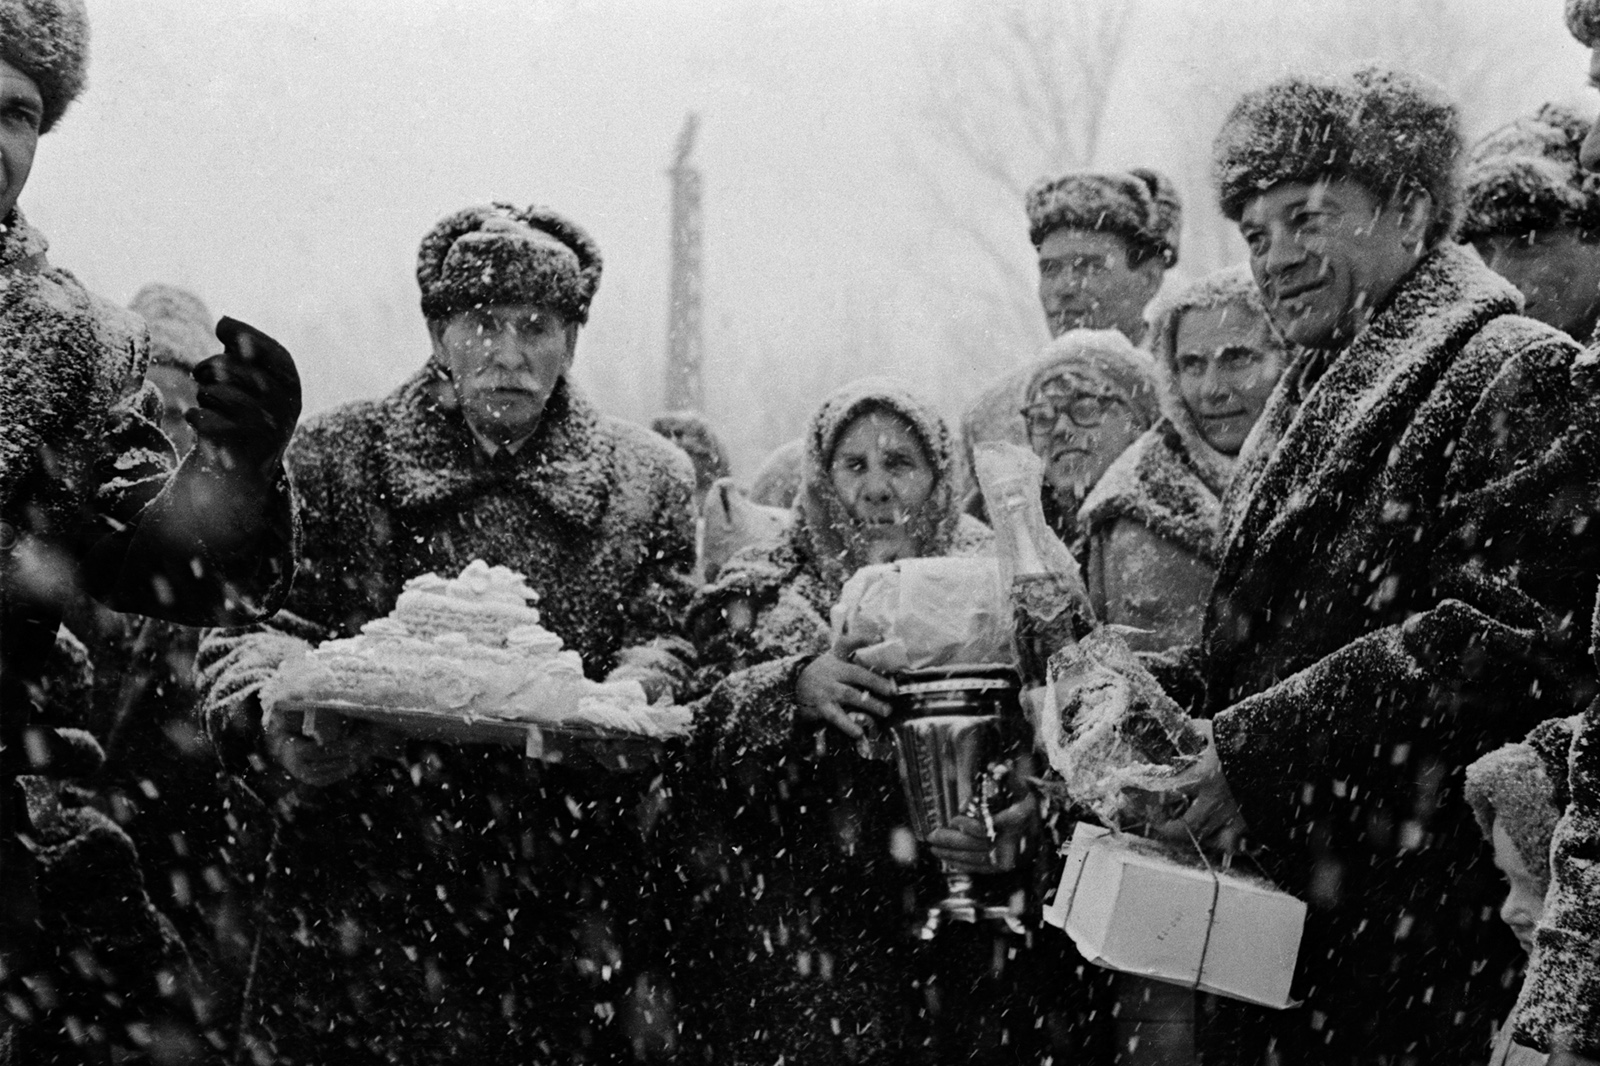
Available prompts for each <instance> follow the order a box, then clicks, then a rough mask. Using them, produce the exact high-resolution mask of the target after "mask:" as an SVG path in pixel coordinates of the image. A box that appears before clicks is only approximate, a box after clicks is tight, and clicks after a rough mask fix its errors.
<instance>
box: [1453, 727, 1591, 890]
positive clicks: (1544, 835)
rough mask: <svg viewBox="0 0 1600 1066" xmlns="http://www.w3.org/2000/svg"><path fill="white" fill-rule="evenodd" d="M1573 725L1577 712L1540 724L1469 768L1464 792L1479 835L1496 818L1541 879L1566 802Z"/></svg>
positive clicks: (1490, 829)
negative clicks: (1522, 737)
mask: <svg viewBox="0 0 1600 1066" xmlns="http://www.w3.org/2000/svg"><path fill="white" fill-rule="evenodd" d="M1577 724H1578V719H1577V717H1576V716H1574V717H1572V718H1552V719H1551V720H1549V721H1547V722H1541V723H1540V724H1539V725H1538V726H1537V727H1535V728H1534V730H1533V732H1531V733H1529V734H1528V736H1527V737H1526V738H1525V739H1523V740H1522V741H1520V742H1518V743H1516V744H1507V745H1505V746H1504V747H1501V748H1497V749H1495V750H1494V751H1491V752H1490V753H1489V754H1487V755H1485V756H1483V757H1482V758H1481V759H1479V760H1477V761H1476V762H1474V763H1472V764H1471V765H1470V766H1468V767H1467V773H1466V785H1465V788H1464V789H1463V794H1464V795H1465V796H1466V800H1467V803H1468V804H1470V805H1471V807H1472V814H1473V817H1474V818H1476V819H1477V822H1478V828H1479V829H1480V830H1481V831H1482V832H1483V838H1484V839H1485V840H1488V839H1490V837H1491V834H1492V833H1493V831H1494V826H1495V823H1496V822H1499V823H1500V825H1501V826H1502V827H1503V828H1504V829H1505V831H1506V835H1507V836H1508V837H1510V838H1511V843H1512V844H1513V845H1515V847H1516V849H1517V854H1518V856H1520V857H1521V859H1522V861H1523V862H1524V863H1525V864H1526V865H1527V867H1528V870H1529V872H1530V873H1532V874H1534V875H1535V876H1536V877H1538V878H1539V879H1540V880H1541V881H1545V882H1548V881H1549V879H1550V839H1551V837H1552V836H1554V834H1555V831H1556V823H1557V822H1558V821H1560V820H1561V814H1562V812H1563V811H1564V810H1565V809H1566V806H1567V799H1568V792H1567V753H1568V751H1569V750H1570V749H1571V748H1572V737H1573V733H1574V731H1575V730H1576V728H1577Z"/></svg>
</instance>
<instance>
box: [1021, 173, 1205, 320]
mask: <svg viewBox="0 0 1600 1066" xmlns="http://www.w3.org/2000/svg"><path fill="white" fill-rule="evenodd" d="M1023 206H1024V208H1025V209H1026V211H1027V214H1028V239H1029V240H1031V241H1032V242H1033V247H1034V249H1035V251H1037V252H1038V255H1039V303H1040V305H1041V306H1042V307H1043V309H1044V314H1045V320H1046V322H1047V323H1048V325H1049V326H1050V335H1051V336H1052V337H1059V336H1061V334H1063V333H1065V332H1066V331H1067V330H1069V329H1115V330H1120V331H1121V332H1122V334H1123V335H1124V336H1126V337H1127V338H1128V339H1129V340H1130V341H1132V342H1133V343H1135V344H1138V343H1139V340H1140V339H1141V338H1142V337H1143V336H1144V309H1145V305H1147V304H1148V303H1149V302H1150V301H1151V300H1152V299H1154V298H1155V295H1156V292H1157V291H1158V290H1159V289H1160V288H1161V279H1162V277H1163V276H1165V274H1166V272H1167V270H1168V269H1169V268H1170V267H1173V266H1176V265H1177V262H1178V236H1179V230H1180V228H1181V224H1182V221H1183V205H1182V201H1181V199H1180V198H1179V196H1178V190H1177V189H1176V188H1175V187H1174V186H1173V184H1172V182H1171V181H1170V180H1169V179H1168V178H1167V176H1166V175H1164V174H1162V173H1160V172H1158V171H1155V170H1149V169H1146V168H1142V167H1136V168H1134V169H1133V170H1127V171H1108V172H1081V173H1073V174H1066V175H1063V176H1062V177H1059V178H1041V179H1040V180H1039V181H1037V182H1035V183H1034V184H1033V186H1032V187H1031V188H1029V189H1028V192H1027V195H1026V196H1025V198H1024V201H1023Z"/></svg>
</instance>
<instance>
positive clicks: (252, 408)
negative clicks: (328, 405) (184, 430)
mask: <svg viewBox="0 0 1600 1066" xmlns="http://www.w3.org/2000/svg"><path fill="white" fill-rule="evenodd" d="M217 339H218V340H220V341H222V348H223V350H222V354H221V355H214V356H212V357H211V358H210V359H207V360H205V361H204V362H203V363H201V364H200V365H199V366H197V367H195V368H194V380H195V382H196V383H197V384H198V385H199V390H198V394H197V397H196V402H197V406H196V407H194V408H192V409H191V410H189V411H188V412H187V413H185V415H184V418H185V419H186V420H187V421H188V423H189V424H190V425H191V426H193V427H194V431H195V434H196V435H197V436H198V437H199V438H200V439H201V441H203V442H205V443H207V444H210V445H211V446H212V447H213V448H215V449H217V450H218V451H220V452H221V454H222V455H223V456H224V457H225V459H224V461H225V462H226V461H232V462H237V463H241V464H245V465H249V466H260V465H261V464H263V463H265V462H267V461H268V460H270V459H272V458H273V457H274V456H276V455H277V454H278V453H279V452H280V451H282V450H283V447H284V446H285V445H286V444H288V443H289V435H290V434H291V433H293V432H294V427H295V423H296V422H298V421H299V419H300V374H299V372H298V371H297V370H296V369H295V366H294V359H293V357H292V356H290V355H289V352H288V349H286V348H284V346H283V345H281V344H279V343H278V342H277V341H275V340H273V339H272V338H271V337H269V336H267V335H266V334H265V333H262V332H261V331H260V330H258V329H256V328H255V327H254V326H249V325H246V324H245V323H243V322H240V321H239V320H238V319H236V318H224V319H223V320H222V321H221V322H218V323H217Z"/></svg>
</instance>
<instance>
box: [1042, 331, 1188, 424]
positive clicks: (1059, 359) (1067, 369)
mask: <svg viewBox="0 0 1600 1066" xmlns="http://www.w3.org/2000/svg"><path fill="white" fill-rule="evenodd" d="M1074 371H1077V372H1079V373H1081V372H1083V371H1088V372H1090V373H1092V374H1096V375H1098V376H1100V377H1102V378H1104V379H1105V380H1106V381H1107V382H1108V383H1109V384H1110V385H1111V387H1112V389H1113V390H1115V391H1116V393H1117V395H1118V396H1120V397H1122V398H1123V399H1124V400H1126V401H1127V402H1128V406H1129V407H1130V408H1131V409H1132V410H1133V412H1134V416H1135V418H1136V419H1137V420H1138V421H1139V423H1140V425H1141V426H1142V427H1143V428H1145V429H1149V428H1150V427H1151V426H1153V425H1155V422H1156V419H1157V418H1158V417H1160V410H1159V408H1160V402H1159V399H1158V397H1157V394H1156V385H1155V361H1154V360H1153V359H1151V358H1150V355H1149V353H1148V352H1145V351H1143V350H1141V349H1139V348H1135V347H1134V346H1133V345H1132V344H1131V343H1129V341H1128V338H1127V337H1125V336H1123V335H1122V333H1121V332H1120V331H1118V330H1114V329H1073V330H1068V331H1067V332H1066V333H1063V334H1062V335H1061V336H1059V337H1057V338H1056V339H1055V340H1053V341H1051V342H1050V343H1049V344H1047V345H1045V348H1044V351H1043V352H1041V353H1040V354H1039V358H1038V360H1037V361H1036V362H1035V363H1034V369H1033V374H1032V375H1031V376H1030V377H1029V379H1028V388H1027V390H1026V391H1025V392H1024V393H1023V396H1024V402H1026V403H1032V402H1033V401H1034V399H1036V398H1037V397H1038V395H1039V391H1040V390H1041V389H1043V388H1044V386H1046V385H1047V384H1049V383H1050V382H1052V381H1055V380H1057V379H1059V378H1062V377H1065V376H1067V375H1068V374H1070V373H1072V372H1074Z"/></svg>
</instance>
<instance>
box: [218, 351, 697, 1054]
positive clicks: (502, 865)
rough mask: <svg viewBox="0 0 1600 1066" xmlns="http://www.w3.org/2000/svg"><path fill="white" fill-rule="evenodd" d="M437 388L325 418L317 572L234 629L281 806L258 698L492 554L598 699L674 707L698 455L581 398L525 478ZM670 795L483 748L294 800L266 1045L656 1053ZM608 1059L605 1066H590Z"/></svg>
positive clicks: (301, 445) (532, 444)
mask: <svg viewBox="0 0 1600 1066" xmlns="http://www.w3.org/2000/svg"><path fill="white" fill-rule="evenodd" d="M451 399H453V396H452V395H451V394H450V392H449V390H448V388H447V387H446V386H444V385H443V384H442V383H441V382H439V381H438V380H437V378H436V376H435V375H434V374H433V373H432V372H431V371H430V370H424V371H423V372H421V373H419V374H418V375H416V376H415V377H413V378H412V379H411V380H409V381H407V382H406V383H404V384H403V385H401V386H400V387H399V388H398V389H396V390H395V391H394V392H393V393H391V394H390V395H389V396H387V397H385V398H384V399H382V400H378V401H375V402H361V403H355V404H350V405H348V406H346V407H342V408H339V409H337V410H335V411H332V412H330V413H328V414H325V415H323V416H321V417H319V418H316V419H313V420H311V421H310V422H308V423H307V424H306V425H305V426H303V427H302V428H301V430H300V431H299V432H298V433H297V434H296V436H295V439H294V441H293V443H292V444H291V445H290V448H289V453H288V461H289V466H290V471H291V476H292V477H293V479H294V483H295V486H296V489H297V491H298V492H299V493H300V495H301V498H302V501H303V507H304V529H305V534H304V542H305V551H304V558H303V560H302V562H301V568H300V572H299V574H298V576H297V579H296V582H295V587H294V591H293V594H292V596H291V598H290V601H289V605H288V609H287V610H286V611H285V612H284V613H283V614H281V615H279V616H278V617H277V618H276V619H275V620H274V621H273V623H272V624H271V625H268V626H264V627H260V628H259V629H257V630H254V631H246V632H240V631H214V632H213V633H211V634H209V635H208V637H207V639H206V640H205V642H203V643H202V646H201V651H200V663H201V669H202V684H203V689H204V694H205V702H204V705H203V714H204V717H205V721H206V725H207V727H208V728H209V729H210V730H211V731H212V733H213V735H214V736H216V737H217V738H218V740H219V743H220V746H221V747H222V748H223V750H224V752H225V753H227V754H228V755H230V757H231V758H232V759H233V760H234V765H235V767H236V768H237V769H238V770H239V772H240V773H241V775H242V778H243V779H244V780H246V781H247V782H250V783H252V784H253V785H255V786H256V787H257V788H258V789H261V790H266V789H273V788H281V787H282V783H281V781H275V780H274V778H273V775H270V774H260V773H256V772H254V771H252V770H251V769H250V766H251V764H252V761H254V762H255V764H256V765H261V764H262V762H261V761H262V760H263V759H265V758H266V756H265V755H264V753H263V752H262V751H261V725H260V708H259V704H258V702H257V700H256V698H255V692H256V690H257V688H258V687H259V685H260V684H261V682H262V681H263V680H265V678H266V677H268V676H270V674H271V673H272V671H273V670H274V669H275V668H276V666H277V664H278V663H279V662H281V660H282V659H283V657H284V655H285V654H286V653H288V652H289V651H290V650H291V649H293V648H294V647H297V646H303V645H302V644H301V641H302V640H303V639H305V638H309V639H311V640H322V639H326V638H329V637H336V636H338V637H343V636H349V635H351V634H353V633H355V632H356V631H357V630H358V629H359V627H360V626H361V625H362V624H363V623H365V622H367V621H370V620H372V619H374V618H378V617H381V616H383V615H385V614H388V613H389V612H390V611H391V610H392V609H393V607H394V605H395V601H396V599H397V598H398V595H399V593H400V591H401V587H402V585H403V584H404V582H405V581H406V580H407V579H409V578H412V577H415V576H417V575H418V574H421V573H423V572H426V571H434V572H438V573H441V574H447V575H454V574H455V573H457V572H459V571H460V570H462V569H463V568H464V567H465V566H466V565H467V564H468V563H469V562H471V561H472V560H473V559H477V558H481V559H484V560H485V561H487V562H489V563H491V564H498V565H503V566H508V567H511V568H513V569H515V570H518V571H520V572H522V573H524V574H526V575H527V577H528V580H529V583H530V584H531V585H532V586H533V587H534V588H535V589H537V590H538V591H539V593H540V596H541V599H540V602H539V609H540V612H541V615H542V623H543V624H544V625H545V626H546V627H548V628H549V629H551V630H552V631H553V632H555V633H556V634H557V635H559V636H560V637H561V638H562V640H563V641H565V643H566V644H567V646H568V647H570V648H573V649H575V650H577V651H578V652H579V653H580V654H581V655H582V657H583V661H584V668H585V670H586V672H587V673H588V674H589V675H590V676H591V677H593V678H597V679H598V678H603V677H605V676H606V675H607V674H614V673H615V672H617V671H618V668H619V666H620V667H621V672H622V673H624V674H626V675H629V676H636V677H639V678H640V679H641V680H645V681H647V682H648V683H649V684H651V685H659V686H662V687H664V688H666V689H667V690H669V691H670V690H671V688H672V687H673V684H674V682H675V681H676V680H677V679H678V678H679V677H681V676H682V674H683V670H684V657H685V656H686V655H687V654H688V650H687V646H686V644H685V643H684V642H683V641H681V640H680V639H679V638H678V637H677V632H678V626H679V624H680V619H681V615H682V610H683V607H684V606H685V604H686V601H687V596H688V594H689V591H690V586H689V583H688V577H687V575H688V573H689V571H690V570H691V569H692V567H693V565H694V546H693V528H694V527H693V521H692V518H691V515H690V490H691V486H692V483H693V482H692V474H691V472H690V470H689V466H688V462H687V460H686V459H685V458H684V456H683V454H682V453H681V452H680V451H678V450H677V449H676V448H673V447H672V446H671V445H670V444H668V443H666V442H665V441H663V440H661V439H660V438H659V437H657V436H655V435H654V434H652V433H650V432H648V431H647V430H645V429H643V428H641V427H635V426H632V425H629V424H626V423H622V422H618V421H615V420H612V419H609V418H605V417H603V416H602V415H600V414H599V413H598V412H596V411H595V409H594V408H592V407H591V406H590V405H589V404H588V403H587V402H586V401H585V400H584V399H583V398H582V397H581V396H579V395H578V394H577V392H576V391H575V390H574V389H573V388H572V387H571V386H570V385H569V384H565V383H563V384H558V386H557V388H556V390H555V392H554V393H553V394H552V395H551V397H550V401H549V403H548V405H547V406H546V408H545V411H544V415H543V418H542V419H541V421H540V424H539V428H538V429H537V430H536V431H535V433H534V435H533V436H532V437H531V438H529V439H528V441H527V442H526V443H525V444H524V446H523V447H522V448H521V449H520V450H519V451H518V452H517V454H516V455H515V456H514V457H511V460H512V461H511V462H509V463H505V464H501V463H491V462H489V461H488V460H487V459H486V458H485V456H484V453H483V451H482V449H481V448H480V447H479V446H478V445H477V444H476V443H475V442H474V440H473V438H472V436H471V434H470V430H469V429H468V428H467V425H466V423H465V420H464V419H463V418H462V417H461V416H460V415H459V413H457V411H455V410H454V409H452V407H451V406H450V404H449V403H448V401H449V400H451ZM658 811H659V796H657V795H656V794H655V793H654V792H653V791H652V788H651V777H650V774H648V773H644V774H639V773H633V774H626V773H621V774H614V775H612V774H607V773H604V772H600V771H597V770H595V769H593V768H585V767H583V766H567V765H558V764H552V765H544V764H540V763H534V762H530V761H528V760H526V759H524V758H523V757H522V753H521V752H518V751H511V750H508V749H499V748H490V747H485V746H472V745H455V746H453V745H433V744H422V743H415V744H412V745H411V746H410V748H409V750H408V751H407V753H406V756H405V758H404V759H403V760H396V761H392V762H380V763H379V764H377V765H375V766H374V767H373V768H371V769H370V770H369V771H368V772H366V773H364V774H361V775H358V776H357V777H355V778H353V779H350V780H348V781H345V782H342V783H340V784H337V785H334V786H331V787H329V788H325V789H313V788H300V789H297V790H295V791H293V792H291V793H289V796H288V798H286V800H285V801H284V802H282V803H280V804H279V805H278V815H279V817H278V822H277V825H276V831H277V834H278V839H277V843H276V845H275V846H274V848H273V853H272V863H271V869H270V871H269V872H268V874H267V883H266V888H265V894H266V916H267V917H266V928H265V936H264V937H263V943H262V962H261V966H260V969H259V971H258V973H257V975H256V988H257V991H258V994H257V995H256V997H255V998H254V1002H253V1004H252V1005H251V1008H250V1013H249V1015H248V1016H247V1026H248V1029H249V1030H250V1032H249V1034H248V1035H249V1036H250V1037H251V1038H252V1039H254V1040H257V1041H260V1042H261V1043H262V1045H263V1047H265V1048H268V1049H271V1050H272V1051H273V1052H274V1053H276V1054H279V1055H281V1056H283V1057H284V1058H285V1059H286V1060H287V1061H291V1062H309V1061H316V1062H321V1061H331V1060H333V1059H337V1060H338V1061H341V1062H357V1061H388V1060H387V1059H386V1058H385V1056H386V1055H390V1054H393V1055H398V1056H400V1057H401V1058H403V1059H405V1061H408V1062H435V1061H461V1062H466V1061H470V1062H483V1063H501V1062H507V1063H525V1062H534V1061H571V1060H573V1059H574V1058H576V1057H579V1056H590V1057H592V1058H593V1059H597V1060H602V1061H611V1060H619V1061H620V1060H623V1059H627V1058H629V1057H631V1054H632V1052H631V1050H630V1048H631V1044H632V1041H634V1040H637V1041H639V1042H640V1046H641V1047H654V1048H656V1049H657V1050H659V1049H660V1047H661V1046H662V1042H663V1041H668V1040H670V1039H671V1038H672V1036H673V1030H672V1026H671V1019H670V1018H664V1017H663V1016H662V1015H661V1014H660V1013H659V1011H658V1012H657V1013H656V1014H655V1015H654V1016H653V1017H654V1021H653V1022H648V1023H647V1022H642V1021H641V1019H647V1016H648V1011H647V1010H646V1008H648V1007H650V1006H651V1004H653V1003H654V1002H655V1000H654V998H653V997H654V995H655V985H653V984H652V983H651V982H652V981H653V980H654V978H653V977H652V972H653V970H654V971H655V972H657V973H658V972H659V970H658V969H657V968H656V964H654V963H652V962H651V961H650V959H651V958H652V957H653V953H654V951H655V948H654V947H653V946H652V941H653V940H659V939H660V937H661V936H662V934H664V932H665V929H664V927H663V925H662V924H661V922H660V920H659V919H657V918H655V917H652V915H651V913H650V908H652V907H653V906H654V905H655V904H654V897H655V896H656V895H657V892H658V890H657V889H655V888H653V887H652V884H653V879H654V878H655V877H656V876H657V874H658V872H659V871H658V868H657V866H656V863H655V856H654V852H653V851H652V848H651V846H650V845H649V843H648V840H649V831H650V827H651V824H652V821H653V818H654V816H655V813H656V812H658ZM586 1061H587V1060H586Z"/></svg>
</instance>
